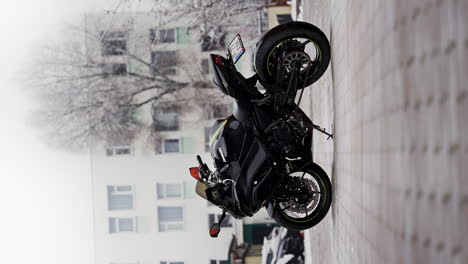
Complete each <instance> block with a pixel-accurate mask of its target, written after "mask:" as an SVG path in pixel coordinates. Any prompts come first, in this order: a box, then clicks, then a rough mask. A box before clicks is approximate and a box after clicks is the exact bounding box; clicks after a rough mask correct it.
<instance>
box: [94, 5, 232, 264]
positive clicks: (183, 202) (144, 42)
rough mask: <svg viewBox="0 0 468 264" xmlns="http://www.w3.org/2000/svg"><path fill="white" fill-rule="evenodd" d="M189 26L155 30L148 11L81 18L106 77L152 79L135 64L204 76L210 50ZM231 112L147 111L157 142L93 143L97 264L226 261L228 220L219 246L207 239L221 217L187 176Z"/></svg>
mask: <svg viewBox="0 0 468 264" xmlns="http://www.w3.org/2000/svg"><path fill="white" fill-rule="evenodd" d="M186 23H187V21H183V20H181V19H178V20H175V21H173V22H171V23H167V24H165V25H164V26H161V25H159V26H158V20H157V18H155V17H154V15H153V14H150V13H133V14H118V15H116V14H87V15H86V18H85V28H86V30H88V31H90V33H91V34H92V35H94V36H99V38H98V41H96V38H92V37H90V38H87V39H86V40H85V41H86V50H87V53H88V56H89V57H91V58H93V59H94V60H97V61H99V62H100V63H101V64H102V67H103V71H108V73H109V75H110V77H109V78H127V76H128V75H129V74H131V73H137V74H142V75H143V74H144V75H148V76H151V75H152V74H153V73H152V72H151V70H150V69H149V68H148V67H145V64H144V63H143V62H141V61H139V60H140V59H141V60H144V61H145V62H149V63H151V64H154V65H157V69H160V71H163V74H164V75H167V76H171V78H174V79H176V80H178V81H190V80H191V79H192V77H194V76H196V77H197V78H199V77H200V75H202V76H203V75H205V76H207V74H208V69H207V66H208V61H207V58H208V51H206V52H203V51H202V50H201V47H200V43H199V41H198V36H197V35H196V34H195V33H192V32H189V31H187V24H186ZM129 54H132V56H130V55H129ZM136 57H137V58H138V59H136ZM193 89H195V88H193ZM193 89H192V90H193ZM190 90H191V88H188V89H187V91H188V92H190ZM229 107H230V106H229V104H226V103H219V102H215V103H214V104H212V105H209V107H208V106H206V105H205V107H203V106H202V107H200V106H198V105H195V106H194V107H193V108H192V111H190V112H184V113H181V112H180V111H178V110H177V109H175V108H171V107H167V106H164V107H161V108H154V107H153V108H152V107H150V106H145V107H142V108H141V110H140V111H139V112H138V116H139V118H140V119H141V120H142V121H143V122H145V123H146V124H147V125H148V129H149V130H152V132H156V134H158V135H159V137H158V138H157V139H156V142H155V141H154V140H151V141H150V140H148V137H147V135H146V134H144V135H140V136H138V137H137V139H136V140H135V141H132V143H131V144H128V143H126V142H122V143H117V144H116V143H115V142H112V143H109V142H96V143H95V144H94V148H93V149H92V160H91V162H92V174H93V195H94V199H93V200H94V225H95V261H96V263H99V264H200V263H209V264H224V263H227V248H228V246H229V243H230V241H231V237H232V230H233V228H232V226H233V221H232V219H230V218H228V220H227V221H226V220H225V222H224V226H225V227H224V228H223V230H222V232H221V234H220V236H219V237H218V238H217V239H212V238H211V237H210V236H209V234H208V229H209V227H210V226H211V225H212V224H213V223H214V222H215V221H217V219H218V218H219V216H220V215H221V210H220V209H219V208H217V207H215V206H210V204H209V203H208V202H207V201H206V200H203V199H202V198H201V197H198V196H197V195H196V194H195V190H194V189H195V183H196V181H195V179H193V178H191V177H190V174H189V173H188V168H189V167H190V166H194V165H196V159H195V155H196V154H201V155H202V157H203V158H204V159H205V160H207V161H209V159H210V158H209V155H208V153H207V152H206V150H207V147H206V145H207V139H206V138H207V132H209V127H210V126H211V125H212V124H213V122H214V120H215V119H217V118H224V117H226V116H227V115H229V111H230V109H229Z"/></svg>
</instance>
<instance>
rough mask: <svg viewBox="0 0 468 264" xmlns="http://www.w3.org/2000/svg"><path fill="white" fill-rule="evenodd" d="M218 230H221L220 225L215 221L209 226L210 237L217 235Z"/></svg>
mask: <svg viewBox="0 0 468 264" xmlns="http://www.w3.org/2000/svg"><path fill="white" fill-rule="evenodd" d="M220 231H221V225H220V224H218V223H215V224H213V226H212V227H211V228H210V236H211V237H218V235H219V232H220Z"/></svg>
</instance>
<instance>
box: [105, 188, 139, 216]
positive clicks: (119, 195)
mask: <svg viewBox="0 0 468 264" xmlns="http://www.w3.org/2000/svg"><path fill="white" fill-rule="evenodd" d="M107 200H108V208H109V210H111V211H112V210H129V209H133V186H131V185H107Z"/></svg>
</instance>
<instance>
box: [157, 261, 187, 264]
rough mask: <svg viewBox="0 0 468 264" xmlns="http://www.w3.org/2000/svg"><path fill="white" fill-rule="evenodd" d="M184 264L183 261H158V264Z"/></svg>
mask: <svg viewBox="0 0 468 264" xmlns="http://www.w3.org/2000/svg"><path fill="white" fill-rule="evenodd" d="M181 262H182V264H185V261H182V260H160V261H159V264H174V263H181Z"/></svg>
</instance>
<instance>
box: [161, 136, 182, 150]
mask: <svg viewBox="0 0 468 264" xmlns="http://www.w3.org/2000/svg"><path fill="white" fill-rule="evenodd" d="M174 139H177V140H178V141H179V151H178V152H166V140H174ZM161 146H162V148H161V153H162V154H177V153H182V138H181V137H175V138H164V139H162V140H161Z"/></svg>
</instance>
